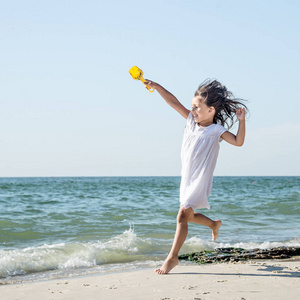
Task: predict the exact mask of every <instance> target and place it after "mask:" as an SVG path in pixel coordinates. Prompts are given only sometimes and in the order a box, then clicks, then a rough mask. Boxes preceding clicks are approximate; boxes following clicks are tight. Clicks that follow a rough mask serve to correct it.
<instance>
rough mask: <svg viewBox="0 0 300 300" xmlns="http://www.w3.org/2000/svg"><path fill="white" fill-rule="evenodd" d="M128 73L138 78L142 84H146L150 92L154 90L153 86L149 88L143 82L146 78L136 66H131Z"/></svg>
mask: <svg viewBox="0 0 300 300" xmlns="http://www.w3.org/2000/svg"><path fill="white" fill-rule="evenodd" d="M129 74H130V75H131V77H132V78H133V79H134V80H140V81H142V82H143V84H144V85H145V86H146V88H147V90H148V91H149V92H150V93H153V92H154V88H151V87H150V86H149V85H147V84H146V83H145V82H146V80H145V79H144V78H143V71H142V70H141V69H140V68H138V67H137V66H134V67H132V68H131V69H130V70H129Z"/></svg>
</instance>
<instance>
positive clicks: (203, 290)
mask: <svg viewBox="0 0 300 300" xmlns="http://www.w3.org/2000/svg"><path fill="white" fill-rule="evenodd" d="M0 299H1V300H7V299H9V300H17V299H18V300H27V299H28V300H35V299H36V300H51V299H54V300H56V299H63V300H67V299H70V300H71V299H72V300H76V299H78V300H91V299H92V300H93V299H103V300H109V299H114V300H115V299H125V300H126V299H128V300H134V299H143V300H144V299H145V300H147V299H150V300H152V299H153V300H154V299H155V300H162V299H164V300H171V299H174V300H175V299H178V300H179V299H182V300H185V299H186V300H199V299H201V300H203V299H222V300H226V299H238V300H241V299H245V300H251V299H255V300H257V299H259V300H264V299H272V300H276V299H280V300H282V299H284V300H289V299H300V261H299V260H291V261H274V260H272V261H260V262H248V263H236V264H213V265H197V264H191V265H185V266H178V267H176V268H175V269H174V270H172V272H171V273H170V274H168V275H157V274H156V273H155V272H154V271H153V270H149V269H147V270H140V271H133V272H123V273H114V274H107V275H95V276H87V277H79V278H72V279H59V280H51V281H44V282H36V283H27V284H17V285H2V286H0Z"/></svg>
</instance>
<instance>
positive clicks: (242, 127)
mask: <svg viewBox="0 0 300 300" xmlns="http://www.w3.org/2000/svg"><path fill="white" fill-rule="evenodd" d="M236 116H237V118H238V120H239V129H238V132H237V134H236V135H234V134H233V133H231V132H229V131H226V132H224V133H223V134H222V135H221V137H222V139H224V140H225V141H226V142H227V143H229V144H232V145H234V146H238V147H241V146H243V144H244V140H245V134H246V124H245V108H238V109H237V110H236Z"/></svg>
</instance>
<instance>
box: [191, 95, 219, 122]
mask: <svg viewBox="0 0 300 300" xmlns="http://www.w3.org/2000/svg"><path fill="white" fill-rule="evenodd" d="M192 107H193V109H192V115H193V117H194V121H195V123H198V124H199V125H201V126H209V125H211V124H212V123H213V119H214V115H215V109H214V107H213V106H211V107H208V106H207V105H206V104H205V103H204V102H203V101H201V98H200V97H199V96H195V97H194V98H193V100H192Z"/></svg>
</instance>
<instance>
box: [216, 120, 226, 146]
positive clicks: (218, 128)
mask: <svg viewBox="0 0 300 300" xmlns="http://www.w3.org/2000/svg"><path fill="white" fill-rule="evenodd" d="M215 130H216V131H215V134H216V136H217V137H218V138H219V142H222V141H223V139H222V138H221V135H222V134H223V133H224V132H226V131H227V129H226V128H225V127H223V126H222V125H220V124H216V129H215Z"/></svg>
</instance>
